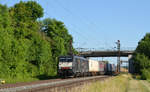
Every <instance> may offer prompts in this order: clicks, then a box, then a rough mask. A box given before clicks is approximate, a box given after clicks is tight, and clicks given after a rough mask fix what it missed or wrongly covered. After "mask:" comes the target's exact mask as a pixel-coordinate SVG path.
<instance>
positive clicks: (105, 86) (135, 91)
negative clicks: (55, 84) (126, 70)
mask: <svg viewBox="0 0 150 92" xmlns="http://www.w3.org/2000/svg"><path fill="white" fill-rule="evenodd" d="M70 92H150V83H149V82H148V81H144V80H136V79H133V78H132V76H131V75H130V74H121V75H119V76H116V77H112V78H110V79H107V80H105V81H98V82H95V83H90V84H85V85H84V86H82V87H77V88H74V89H72V90H71V91H70Z"/></svg>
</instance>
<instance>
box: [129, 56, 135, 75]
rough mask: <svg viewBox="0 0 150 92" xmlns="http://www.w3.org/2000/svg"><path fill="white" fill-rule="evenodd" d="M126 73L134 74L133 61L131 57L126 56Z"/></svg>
mask: <svg viewBox="0 0 150 92" xmlns="http://www.w3.org/2000/svg"><path fill="white" fill-rule="evenodd" d="M128 62H129V65H128V71H129V73H134V66H133V60H132V55H128Z"/></svg>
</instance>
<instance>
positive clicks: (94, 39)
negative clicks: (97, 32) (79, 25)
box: [55, 0, 101, 45]
mask: <svg viewBox="0 0 150 92" xmlns="http://www.w3.org/2000/svg"><path fill="white" fill-rule="evenodd" d="M55 3H56V4H57V5H58V6H59V7H61V8H62V9H64V10H65V11H66V12H68V14H70V15H72V16H74V14H73V13H72V12H71V11H70V10H69V9H67V8H66V7H64V6H63V5H62V4H61V3H60V2H59V1H58V0H55ZM79 19H80V21H82V18H80V17H79ZM82 22H83V21H82ZM83 23H84V24H86V22H83ZM88 26H89V25H88ZM88 26H87V27H88ZM85 33H86V32H84V34H85ZM91 34H93V33H91ZM91 34H90V35H88V34H87V36H88V37H90V39H93V41H96V40H97V38H93V35H91ZM97 43H101V42H99V40H97V41H96V44H97ZM97 45H99V44H97Z"/></svg>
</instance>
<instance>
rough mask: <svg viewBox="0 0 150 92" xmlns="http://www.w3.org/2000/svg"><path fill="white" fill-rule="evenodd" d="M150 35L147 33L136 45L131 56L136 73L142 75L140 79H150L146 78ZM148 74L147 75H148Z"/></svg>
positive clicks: (149, 58)
mask: <svg viewBox="0 0 150 92" xmlns="http://www.w3.org/2000/svg"><path fill="white" fill-rule="evenodd" d="M149 53H150V33H147V34H146V35H145V36H144V38H143V39H142V40H141V41H140V42H139V43H138V46H137V48H136V50H135V53H134V55H133V60H134V66H135V70H136V73H139V74H141V75H142V78H143V79H145V78H150V77H146V75H145V74H147V76H150V72H149V71H148V70H150V54H149ZM148 72H149V73H148Z"/></svg>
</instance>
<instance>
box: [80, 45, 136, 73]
mask: <svg viewBox="0 0 150 92" xmlns="http://www.w3.org/2000/svg"><path fill="white" fill-rule="evenodd" d="M77 50H78V52H79V55H80V56H83V57H85V58H88V57H118V67H119V68H118V69H119V70H118V71H120V57H128V61H127V62H128V63H129V68H128V70H129V72H130V73H133V72H134V68H133V61H132V60H131V58H132V54H133V53H134V50H133V49H130V50H129V49H128V50H125V49H124V50H104V49H103V50H96V49H83V48H80V49H77Z"/></svg>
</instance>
